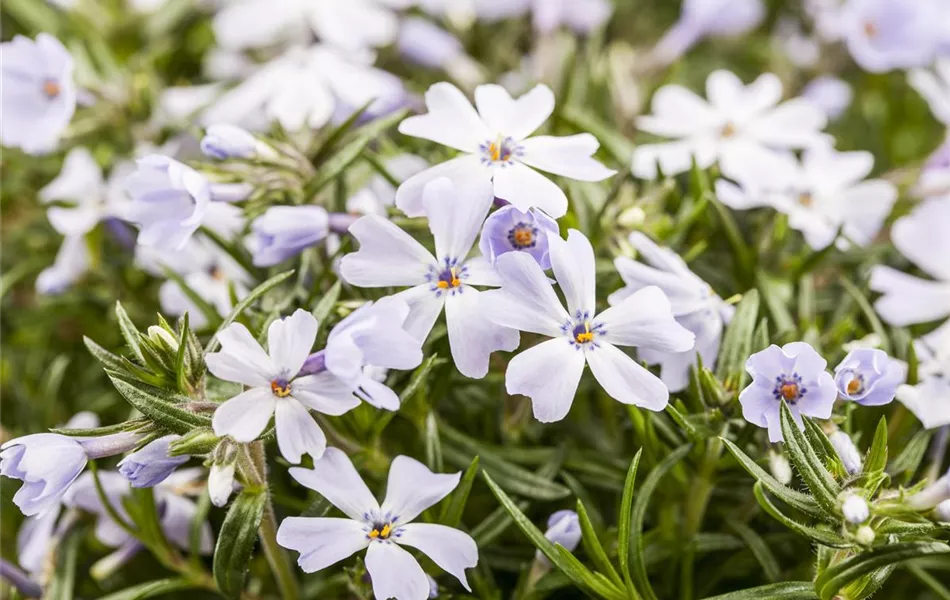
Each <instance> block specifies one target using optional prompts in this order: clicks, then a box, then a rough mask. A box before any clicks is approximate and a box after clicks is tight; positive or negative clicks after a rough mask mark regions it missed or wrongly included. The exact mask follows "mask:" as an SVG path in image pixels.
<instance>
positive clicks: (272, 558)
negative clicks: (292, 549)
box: [247, 441, 300, 600]
mask: <svg viewBox="0 0 950 600" xmlns="http://www.w3.org/2000/svg"><path fill="white" fill-rule="evenodd" d="M247 448H248V454H249V456H250V459H251V464H252V465H253V467H254V476H255V477H259V478H260V479H259V480H258V482H259V483H260V484H261V486H262V487H265V488H266V486H267V460H266V457H265V455H264V445H263V444H262V443H261V442H260V441H257V442H254V443H252V444H250V445H249V446H248V447H247ZM258 535H259V536H260V540H261V547H262V548H263V549H264V555H265V556H266V557H267V562H268V564H270V568H271V571H272V572H273V573H274V578H275V579H276V580H277V586H278V587H279V588H280V595H281V598H285V599H286V600H297V599H298V598H300V589H299V588H298V587H297V578H296V577H294V572H293V568H292V567H291V564H290V560H289V559H288V557H287V553H286V552H284V549H283V548H281V547H280V546H279V545H278V544H277V517H276V515H275V514H274V504H273V502H271V497H270V491H269V490H268V492H267V504H266V505H265V506H264V516H263V518H262V519H261V526H260V529H259V530H258Z"/></svg>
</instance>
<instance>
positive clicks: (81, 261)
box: [36, 235, 89, 295]
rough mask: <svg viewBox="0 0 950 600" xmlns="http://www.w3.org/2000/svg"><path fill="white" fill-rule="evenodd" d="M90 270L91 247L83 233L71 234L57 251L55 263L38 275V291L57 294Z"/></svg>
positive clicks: (45, 293) (39, 292)
mask: <svg viewBox="0 0 950 600" xmlns="http://www.w3.org/2000/svg"><path fill="white" fill-rule="evenodd" d="M88 270H89V248H88V246H87V243H86V238H85V237H84V236H82V235H70V236H66V237H65V238H63V243H62V244H61V245H60V247H59V251H57V252H56V259H55V260H54V261H53V264H52V265H50V266H49V267H46V268H45V269H43V270H42V271H41V272H40V274H39V275H38V276H37V277H36V292H37V293H38V294H43V295H56V294H61V293H63V292H64V291H66V290H67V289H68V288H69V287H70V286H72V285H73V284H74V283H76V282H77V281H79V279H80V278H81V277H82V276H83V275H85V274H86V271H88Z"/></svg>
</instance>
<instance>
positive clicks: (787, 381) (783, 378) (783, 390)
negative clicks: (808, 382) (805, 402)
mask: <svg viewBox="0 0 950 600" xmlns="http://www.w3.org/2000/svg"><path fill="white" fill-rule="evenodd" d="M807 393H808V389H807V388H806V387H805V386H804V385H802V377H801V375H799V374H798V373H792V374H791V376H787V375H785V374H784V373H782V374H781V375H779V376H778V377H776V378H775V387H774V388H772V395H773V396H775V399H776V400H781V399H784V400H785V401H786V402H789V403H791V404H794V403H795V402H798V401H799V400H800V399H801V398H802V397H803V396H804V395H805V394H807Z"/></svg>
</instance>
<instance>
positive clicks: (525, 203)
mask: <svg viewBox="0 0 950 600" xmlns="http://www.w3.org/2000/svg"><path fill="white" fill-rule="evenodd" d="M492 173H493V181H494V184H495V196H496V197H498V198H503V199H505V200H507V201H508V202H510V203H512V204H513V205H514V206H515V207H516V208H517V209H518V210H520V211H521V212H526V211H527V210H528V209H529V208H532V207H535V206H536V207H538V208H540V209H541V210H543V211H544V212H546V213H548V214H549V215H551V216H552V217H554V218H555V219H557V218H560V217H563V216H564V215H565V214H566V213H567V196H565V195H564V192H563V191H561V188H559V187H558V186H557V184H555V183H554V182H553V181H551V180H550V179H548V178H547V177H545V176H544V175H542V174H541V173H538V172H537V171H535V170H534V169H532V168H531V167H528V166H526V165H523V164H521V163H519V162H515V163H512V164H511V165H508V166H505V167H497V168H495V169H494V170H493V171H492Z"/></svg>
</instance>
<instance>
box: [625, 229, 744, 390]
mask: <svg viewBox="0 0 950 600" xmlns="http://www.w3.org/2000/svg"><path fill="white" fill-rule="evenodd" d="M630 243H631V244H632V245H633V247H634V248H636V249H637V252H638V253H639V254H640V256H641V257H642V258H641V260H642V261H643V262H637V261H634V260H631V259H629V258H626V257H623V256H621V257H619V258H617V259H615V260H614V266H615V267H616V268H617V273H619V274H620V277H621V278H622V279H623V281H624V283H625V284H626V286H624V287H623V288H621V289H619V290H617V291H616V292H614V293H613V294H611V295H610V297H608V298H607V301H608V302H609V303H610V305H611V306H614V305H617V304H621V303H622V302H623V301H624V300H626V299H627V298H629V297H630V296H631V295H632V294H634V293H636V292H637V291H638V290H641V289H643V288H645V287H647V286H651V285H653V286H657V287H659V288H660V289H661V290H663V293H664V294H666V297H667V298H669V300H670V304H671V305H672V308H673V316H674V317H675V318H676V322H677V323H679V324H680V325H682V326H683V327H685V328H686V329H688V330H690V331H691V332H693V334H694V335H695V336H696V345H695V347H694V348H691V349H690V350H687V351H686V352H675V353H674V352H662V351H658V350H650V349H647V348H644V349H642V350H640V351H639V357H640V358H641V359H642V360H645V361H646V362H648V363H650V364H659V365H660V378H661V379H662V380H663V383H665V384H666V386H667V387H668V388H670V391H673V392H678V391H680V390H683V389H685V388H686V386H687V385H688V384H689V370H690V367H692V366H693V365H695V364H696V355H697V354H698V355H699V356H700V357H702V359H703V364H704V365H705V366H706V367H708V368H710V369H711V368H713V367H714V365H715V364H716V357H717V356H718V355H719V342H720V341H721V340H722V331H723V328H724V326H725V324H726V323H728V322H729V321H730V319H732V314H733V313H734V312H735V308H734V307H733V306H732V305H730V304H726V303H725V302H723V300H722V298H720V297H719V296H717V295H716V293H715V292H714V291H713V290H712V288H711V287H709V284H707V283H706V282H705V281H703V280H702V279H700V278H699V277H697V276H696V275H695V274H694V273H693V272H692V271H690V270H689V267H687V266H686V263H685V262H684V261H683V259H682V258H680V257H679V255H677V254H676V253H675V252H673V251H672V250H670V249H668V248H660V247H659V246H657V245H656V244H655V243H653V241H652V240H651V239H650V238H648V237H647V236H645V235H643V234H642V233H640V232H634V233H632V234H630ZM644 263H646V264H644Z"/></svg>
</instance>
